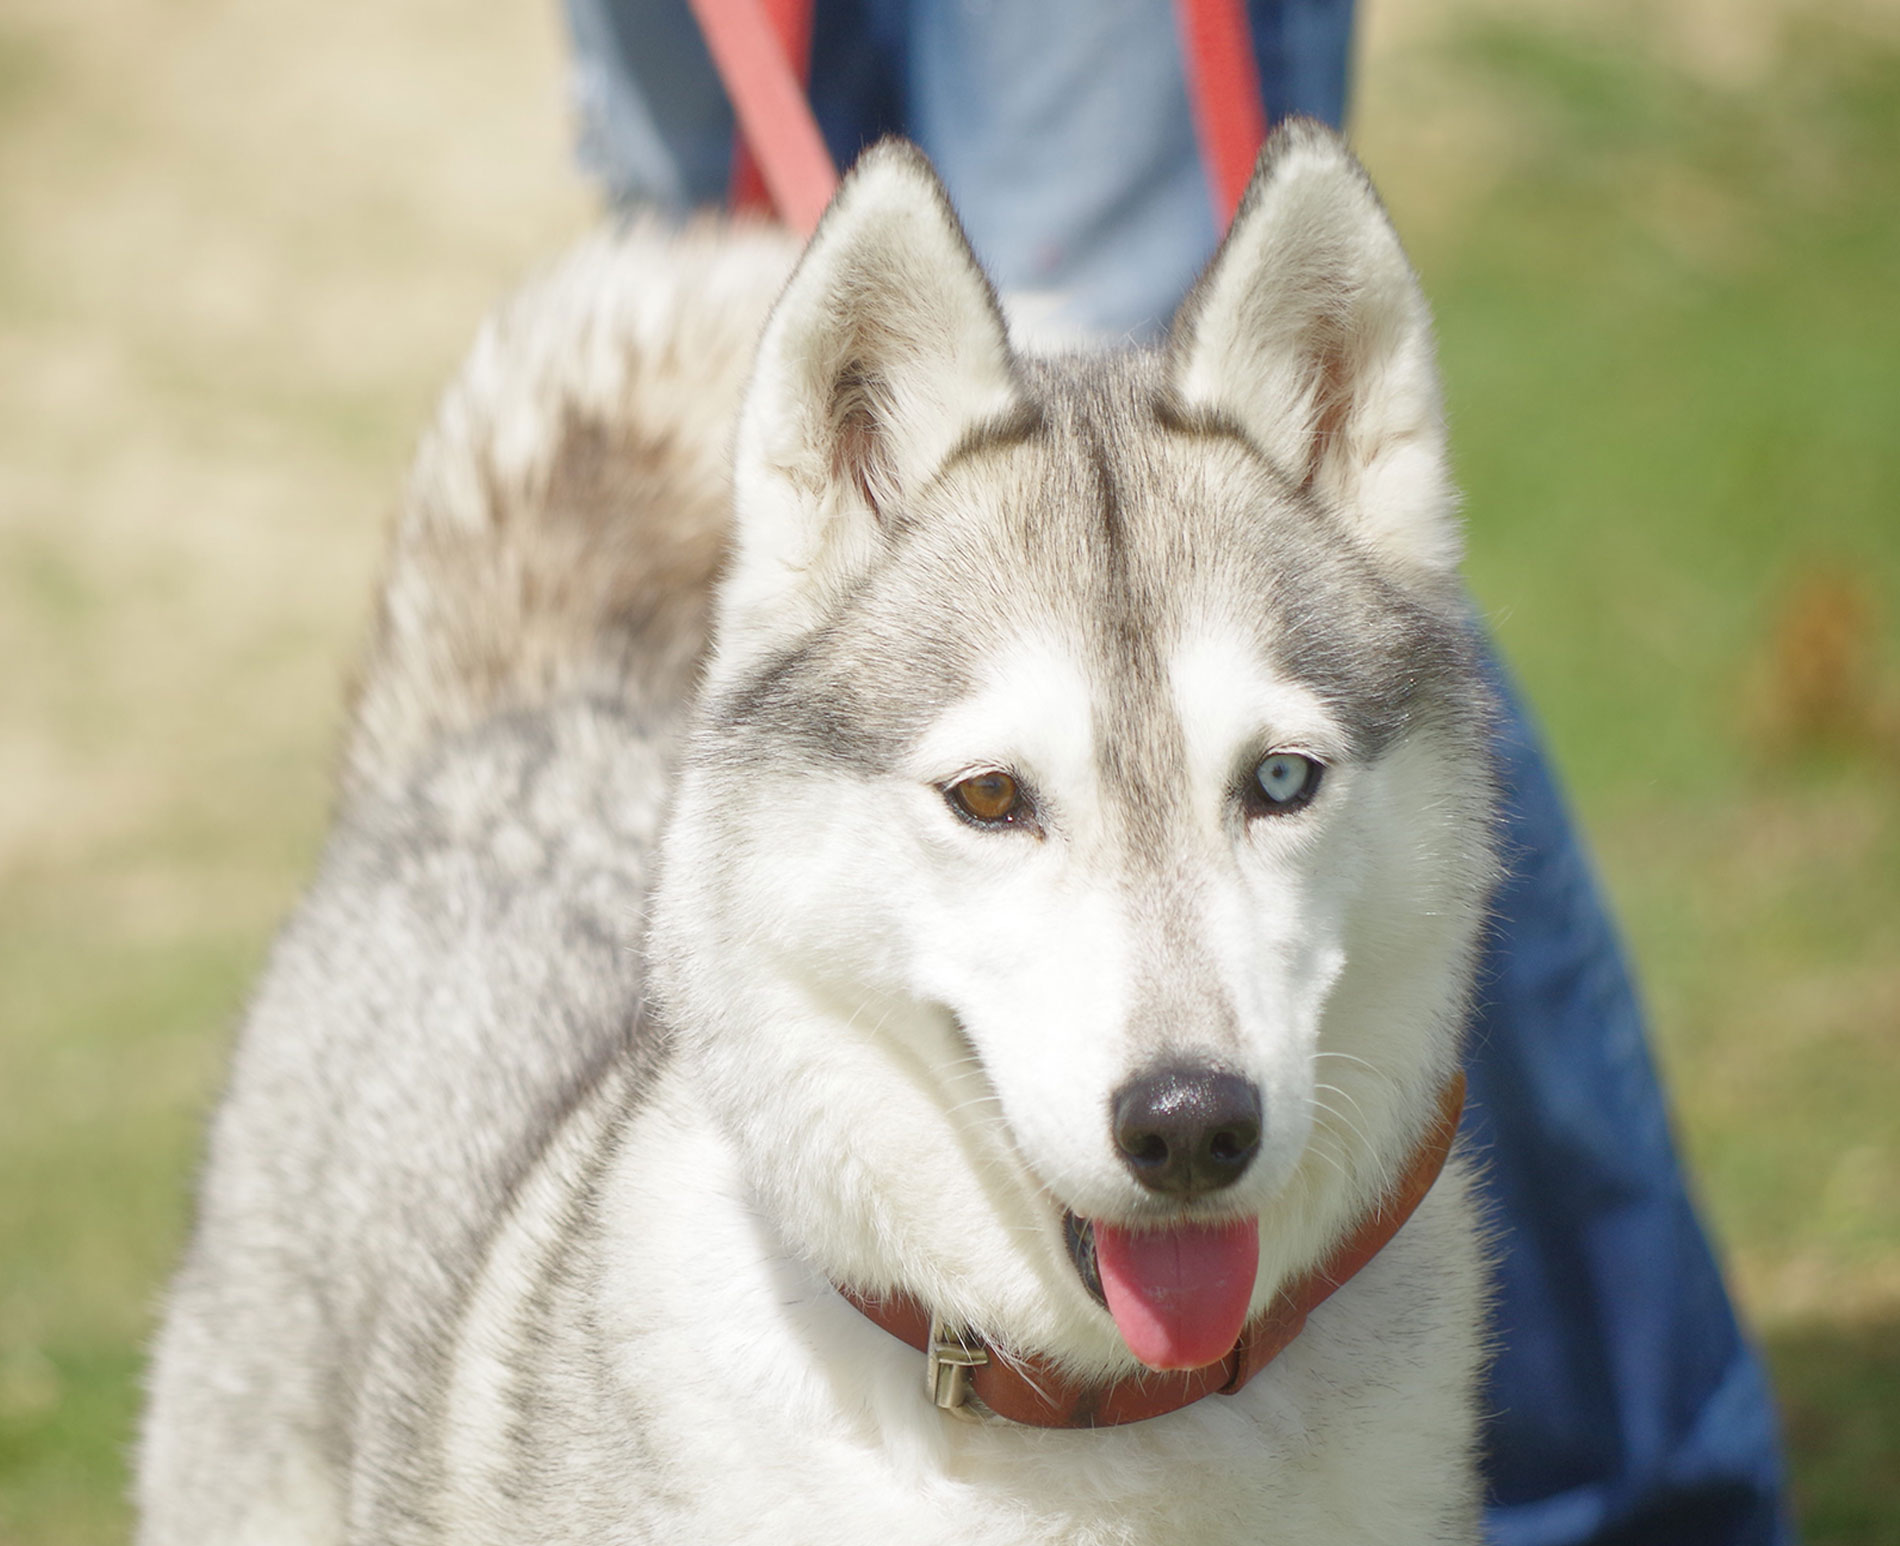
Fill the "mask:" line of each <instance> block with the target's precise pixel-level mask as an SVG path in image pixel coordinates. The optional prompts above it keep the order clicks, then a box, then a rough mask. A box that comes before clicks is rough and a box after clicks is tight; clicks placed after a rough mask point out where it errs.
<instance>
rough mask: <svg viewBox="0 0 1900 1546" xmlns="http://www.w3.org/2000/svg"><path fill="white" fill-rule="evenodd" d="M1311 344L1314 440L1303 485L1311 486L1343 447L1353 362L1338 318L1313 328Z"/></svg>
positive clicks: (1326, 319) (1324, 321) (1349, 415)
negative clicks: (1321, 470)
mask: <svg viewBox="0 0 1900 1546" xmlns="http://www.w3.org/2000/svg"><path fill="white" fill-rule="evenodd" d="M1312 343H1313V347H1312V354H1313V365H1312V374H1313V410H1312V414H1313V423H1312V430H1311V434H1312V440H1311V443H1310V447H1309V450H1308V454H1307V463H1306V477H1305V478H1304V480H1303V485H1302V486H1303V487H1305V488H1308V489H1310V488H1312V486H1313V485H1314V484H1315V483H1316V482H1318V481H1319V475H1320V469H1321V468H1322V467H1323V466H1324V465H1325V463H1326V459H1327V458H1328V457H1329V456H1331V455H1333V454H1334V452H1335V451H1337V450H1338V449H1340V444H1339V443H1340V442H1341V441H1343V440H1344V439H1345V436H1346V423H1347V420H1348V419H1350V418H1351V417H1352V365H1351V361H1350V360H1349V359H1348V357H1347V349H1348V339H1347V337H1346V329H1345V327H1344V326H1343V325H1341V324H1340V323H1339V322H1338V321H1337V320H1336V319H1333V318H1322V319H1321V320H1320V322H1319V323H1318V324H1317V325H1316V326H1315V327H1314V329H1313V340H1312Z"/></svg>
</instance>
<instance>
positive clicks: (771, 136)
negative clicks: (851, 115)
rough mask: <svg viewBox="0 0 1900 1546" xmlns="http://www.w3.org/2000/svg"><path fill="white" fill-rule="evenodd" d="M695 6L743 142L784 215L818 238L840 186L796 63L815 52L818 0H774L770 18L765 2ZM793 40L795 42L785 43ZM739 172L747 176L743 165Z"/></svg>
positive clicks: (727, 0)
mask: <svg viewBox="0 0 1900 1546" xmlns="http://www.w3.org/2000/svg"><path fill="white" fill-rule="evenodd" d="M690 3H691V5H692V7H693V15H694V17H695V18H696V19H697V20H698V22H699V30H700V31H701V32H702V33H704V34H705V37H706V47H707V49H708V51H709V52H710V53H711V54H712V58H713V65H714V66H715V68H717V69H718V71H719V78H720V79H721V80H722V81H723V82H725V87H726V94H727V96H729V97H731V98H732V111H733V114H734V116H735V117H737V118H738V120H739V131H740V134H741V136H742V138H743V143H744V144H745V145H747V146H749V147H750V156H749V157H748V159H754V158H755V159H756V162H757V170H758V174H759V177H760V180H761V181H762V182H763V184H764V188H765V191H766V192H767V193H769V194H770V195H771V200H772V205H773V207H774V208H776V209H777V210H778V213H779V217H780V218H781V219H782V220H784V222H785V223H786V224H787V225H788V226H790V227H791V228H792V229H793V230H794V231H796V232H798V234H799V235H801V236H810V235H811V233H812V232H813V231H814V230H816V229H817V226H818V217H819V216H820V215H822V214H823V213H824V212H825V206H826V205H827V204H829V203H830V202H831V195H832V194H833V193H835V192H836V191H837V187H838V172H837V169H836V168H835V167H834V166H833V165H832V164H831V152H830V151H829V150H827V149H826V148H825V141H824V136H823V135H821V134H820V133H819V132H818V121H817V120H816V119H815V118H813V117H812V112H811V104H810V103H809V102H807V101H806V100H805V88H804V86H803V84H802V83H801V82H800V80H799V72H798V71H796V70H794V68H793V65H792V58H793V57H795V56H796V55H808V54H809V49H810V39H811V5H810V0H772V5H773V13H772V14H771V15H770V16H768V15H767V13H766V11H765V9H764V7H763V6H762V5H761V3H760V0H690ZM801 37H802V39H803V43H802V46H801V44H800V38H801ZM788 38H789V39H790V45H791V46H785V41H784V40H786V39H788ZM739 170H740V171H741V173H743V171H744V163H743V162H742V163H741V166H740V168H739ZM736 191H739V192H741V193H743V192H745V190H744V189H743V188H741V189H739V190H736Z"/></svg>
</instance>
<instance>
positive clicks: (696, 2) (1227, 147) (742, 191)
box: [690, 0, 1267, 236]
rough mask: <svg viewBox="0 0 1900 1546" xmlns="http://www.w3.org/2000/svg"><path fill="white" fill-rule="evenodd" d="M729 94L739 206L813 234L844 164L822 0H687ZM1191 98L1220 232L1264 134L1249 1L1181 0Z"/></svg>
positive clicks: (1179, 8)
mask: <svg viewBox="0 0 1900 1546" xmlns="http://www.w3.org/2000/svg"><path fill="white" fill-rule="evenodd" d="M690 3H691V5H692V7H693V15H694V16H695V17H696V18H697V19H698V21H699V28H700V31H701V32H702V33H704V34H705V37H706V46H707V48H708V49H709V50H710V51H711V53H712V57H713V64H714V66H715V67H716V68H717V69H718V71H719V78H720V80H721V81H723V82H724V83H725V87H726V95H727V96H729V97H730V98H731V99H732V109H733V113H734V115H735V116H736V117H737V118H738V120H739V133H738V135H737V137H736V142H735V144H734V148H733V165H732V190H731V203H732V207H733V208H734V209H735V210H766V209H772V208H775V209H777V211H778V213H779V217H780V218H781V219H782V220H784V222H785V223H786V224H787V225H789V226H790V227H791V228H792V229H793V230H795V231H796V232H798V234H799V235H801V236H810V235H811V233H812V231H813V230H814V229H815V228H816V227H817V224H818V217H819V216H820V215H821V214H823V213H824V208H825V205H826V204H828V203H829V202H830V201H831V195H832V194H833V193H835V192H836V191H837V187H838V172H837V169H836V168H835V167H834V166H833V165H832V164H831V152H830V151H829V150H828V149H826V147H825V141H824V136H823V135H822V134H820V133H819V131H818V123H817V120H816V119H815V118H814V117H813V116H812V111H811V104H810V102H809V101H808V100H807V99H806V95H805V81H806V79H807V76H808V74H809V72H810V68H811V33H812V10H813V6H814V3H815V0H690ZM1175 18H1176V21H1177V23H1178V25H1179V27H1180V31H1181V53H1182V56H1183V58H1184V60H1185V62H1186V65H1187V80H1188V99H1189V103H1190V105H1191V107H1192V109H1193V115H1194V132H1195V137H1196V139H1198V140H1199V142H1200V147H1201V162H1202V165H1203V166H1204V167H1205V168H1206V170H1207V185H1208V193H1209V196H1210V197H1211V198H1212V199H1213V201H1214V214H1215V219H1216V223H1217V224H1218V225H1219V226H1220V227H1221V229H1222V230H1225V229H1226V228H1227V226H1228V224H1229V223H1230V222H1231V221H1232V220H1233V218H1234V211H1235V210H1236V209H1238V208H1239V207H1240V199H1241V195H1242V194H1244V193H1245V192H1246V191H1247V184H1248V182H1249V181H1250V180H1251V179H1252V177H1253V168H1254V160H1255V158H1256V157H1257V156H1258V155H1259V154H1260V146H1261V144H1262V142H1263V141H1265V139H1266V137H1267V115H1266V109H1265V108H1264V107H1263V106H1262V105H1261V101H1260V71H1259V67H1258V65H1257V64H1256V63H1255V61H1254V54H1253V41H1252V35H1251V31H1250V29H1249V27H1248V24H1247V0H1175Z"/></svg>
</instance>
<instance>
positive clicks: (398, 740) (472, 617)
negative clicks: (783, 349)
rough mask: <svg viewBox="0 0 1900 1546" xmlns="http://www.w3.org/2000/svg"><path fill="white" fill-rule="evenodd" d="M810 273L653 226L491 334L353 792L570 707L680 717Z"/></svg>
mask: <svg viewBox="0 0 1900 1546" xmlns="http://www.w3.org/2000/svg"><path fill="white" fill-rule="evenodd" d="M794 256H795V249H794V248H793V246H792V245H791V243H790V242H789V240H788V239H787V238H785V237H783V236H781V235H779V234H777V233H775V232H772V231H770V230H768V229H766V228H763V227H744V226H741V227H736V228H735V227H731V226H727V225H724V224H721V223H715V222H710V221H709V222H706V223H703V224H699V225H694V226H689V227H688V228H687V229H686V230H684V231H674V230H670V229H667V228H665V227H663V226H661V225H659V224H657V223H636V224H635V225H633V226H632V227H631V228H630V229H628V230H627V231H625V232H623V233H621V234H619V235H615V236H600V237H596V238H594V239H592V240H590V241H588V242H586V243H585V244H583V245H582V246H581V247H580V248H578V249H577V250H576V251H575V252H574V253H573V254H571V255H570V256H569V257H568V258H566V259H565V260H564V261H562V262H561V263H560V264H559V265H558V266H556V267H555V268H554V269H553V270H552V271H551V272H550V273H548V274H547V275H546V276H545V277H543V278H542V279H540V280H539V281H537V282H535V283H533V284H531V285H529V286H528V287H527V288H526V289H525V290H524V291H523V292H522V293H521V294H520V295H518V296H517V297H516V298H515V299H514V300H513V301H511V302H510V303H509V304H508V305H506V306H505V307H504V308H502V310H501V311H500V312H498V313H497V314H496V315H495V316H494V317H493V318H491V319H490V321H489V322H488V323H487V325H486V326H484V328H483V329H482V331H481V334H480V336H479V337H478V338H477V340H476V343H475V347H474V349H473V351H472V352H471V354H470V355H469V358H468V360H467V362H466V363H465V364H464V366H463V367H462V370H461V372H460V374H459V375H458V376H457V378H456V380H455V382H454V384H453V385H452V386H451V387H450V388H449V390H448V392H447V393H446V394H445V396H444V398H443V400H442V404H441V407H440V409H439V410H438V412H437V415H436V419H435V423H434V425H433V427H432V428H431V429H430V431H429V433H428V435H427V436H426V437H425V439H424V441H423V443H422V447H421V450H420V451H419V452H418V454H417V457H416V461H415V465H414V468H413V470H412V472H411V474H410V478H409V484H408V489H407V493H406V495H405V497H404V500H403V505H402V510H401V514H400V517H399V519H398V522H397V526H396V532H395V539H394V543H393V547H392V552H391V555H390V559H389V565H388V573H387V579H386V582H385V584H384V587H383V596H382V607H381V613H380V616H379V618H378V622H377V627H376V631H375V636H374V639H373V640H372V642H371V646H370V649H369V652H368V655H367V658H366V659H365V661H364V664H363V668H362V674H361V682H360V686H359V690H358V694H357V702H356V712H355V715H354V724H353V727H352V730H351V733H350V737H349V740H348V744H347V748H346V751H345V755H344V768H343V778H344V785H345V790H346V793H353V792H358V791H367V790H369V789H373V788H389V787H390V786H392V785H393V784H395V783H397V782H399V781H400V780H402V779H403V777H404V776H405V775H406V774H407V772H408V771H409V769H410V768H411V767H412V766H413V764H414V763H415V761H416V759H417V758H418V757H419V756H420V755H421V754H423V753H424V752H426V751H427V750H428V749H429V747H430V746H432V745H433V744H434V743H435V742H437V741H438V740H440V739H441V738H442V737H444V736H448V735H452V734H455V733H456V732H458V731H460V730H463V729H466V728H468V727H470V726H472V725H474V724H476V723H478V722H480V721H481V720H483V719H486V718H487V717H489V716H490V715H492V714H495V713H499V712H507V711H509V710H511V709H520V708H526V707H530V706H532V705H534V704H537V703H542V702H546V701H548V700H550V699H552V698H554V697H558V696H567V695H587V696H594V697H602V698H608V699H616V700H623V701H626V702H628V703H630V704H631V705H632V706H634V707H636V708H637V709H639V710H640V711H641V712H642V714H643V717H648V718H649V719H650V721H651V722H653V723H654V725H655V728H656V730H657V729H660V728H661V727H662V726H663V725H665V724H667V723H670V722H676V721H677V719H678V717H679V714H680V710H681V708H682V706H683V704H684V701H685V699H686V697H687V695H688V693H689V691H690V689H691V686H692V681H693V675H694V671H695V668H696V666H697V663H698V661H699V659H700V656H701V654H702V652H703V650H704V648H705V643H706V630H707V619H708V615H709V602H710V592H711V586H712V581H713V577H714V575H715V573H716V571H717V569H718V567H719V563H720V560H721V557H722V555H723V552H724V547H725V536H726V528H727V519H728V517H727V505H728V502H729V499H730V492H731V479H730V473H729V470H728V460H729V457H730V452H731V437H732V426H733V420H734V418H735V416H736V414H737V410H738V402H739V396H740V393H741V391H742V390H743V388H744V385H745V380H746V376H747V374H748V372H749V370H750V367H751V363H752V354H753V350H754V347H755V345H756V344H757V342H758V336H759V332H760V330H761V328H762V327H763V325H764V321H765V315H766V312H767V311H768V310H769V309H770V306H771V303H772V301H773V299H774V298H775V297H776V296H777V294H778V291H779V290H780V288H781V287H782V286H783V283H784V279H785V275H786V274H787V272H788V271H789V269H790V266H791V262H792V260H793V258H794Z"/></svg>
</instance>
